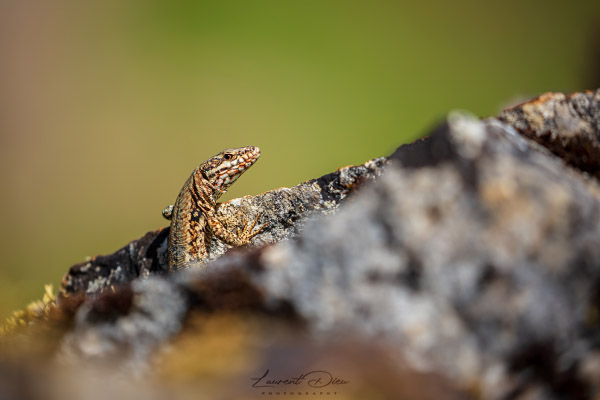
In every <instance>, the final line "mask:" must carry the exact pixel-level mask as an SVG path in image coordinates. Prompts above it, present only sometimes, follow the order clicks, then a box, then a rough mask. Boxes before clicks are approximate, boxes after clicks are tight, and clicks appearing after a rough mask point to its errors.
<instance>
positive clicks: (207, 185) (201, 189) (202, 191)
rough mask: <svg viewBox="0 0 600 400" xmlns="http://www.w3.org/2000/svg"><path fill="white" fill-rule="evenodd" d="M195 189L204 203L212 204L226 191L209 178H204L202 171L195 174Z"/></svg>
mask: <svg viewBox="0 0 600 400" xmlns="http://www.w3.org/2000/svg"><path fill="white" fill-rule="evenodd" d="M193 185H194V191H195V193H196V195H197V196H198V197H199V198H200V199H201V202H202V203H204V204H210V205H212V206H214V205H215V204H216V203H217V200H218V199H219V198H220V197H221V196H222V195H223V193H225V192H226V190H221V189H219V188H218V187H217V186H215V185H213V184H212V183H211V182H210V181H209V180H207V179H204V177H203V176H202V173H200V171H198V173H196V174H194V182H193Z"/></svg>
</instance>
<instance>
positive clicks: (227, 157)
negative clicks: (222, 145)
mask: <svg viewBox="0 0 600 400" xmlns="http://www.w3.org/2000/svg"><path fill="white" fill-rule="evenodd" d="M223 158H224V159H225V160H231V154H229V153H226V154H223Z"/></svg>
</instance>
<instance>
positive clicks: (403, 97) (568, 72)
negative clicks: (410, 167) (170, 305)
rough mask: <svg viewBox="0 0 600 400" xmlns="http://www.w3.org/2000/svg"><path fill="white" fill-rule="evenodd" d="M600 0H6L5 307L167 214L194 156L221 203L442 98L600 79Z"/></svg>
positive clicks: (385, 148)
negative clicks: (221, 188)
mask: <svg viewBox="0 0 600 400" xmlns="http://www.w3.org/2000/svg"><path fill="white" fill-rule="evenodd" d="M599 26H600V1H598V0H593V1H592V0H590V1H588V2H573V3H567V2H564V1H543V2H542V1H539V2H527V1H506V0H505V1H487V2H484V1H440V0H437V1H430V2H397V1H373V0H371V1H283V0H279V1H227V2H210V3H209V2H202V1H187V2H178V1H156V0H154V1H148V0H146V1H141V0H139V1H124V0H110V1H102V2H82V1H78V0H72V1H52V2H48V1H41V0H40V1H25V0H14V1H11V0H3V1H1V2H0V151H1V153H0V162H1V163H2V174H1V176H2V182H1V183H2V194H3V195H2V196H1V198H0V202H1V203H0V207H1V209H2V211H3V215H2V219H3V225H2V231H1V233H0V235H1V240H0V249H1V252H2V265H1V267H0V299H1V300H2V301H0V317H4V316H6V315H8V314H9V312H10V311H12V310H13V309H15V308H20V307H22V306H24V305H25V304H26V303H27V302H28V301H30V300H33V299H35V298H39V297H40V296H41V294H42V292H43V285H44V283H49V282H51V283H54V284H55V286H57V285H58V283H59V282H60V279H61V277H62V275H63V274H64V273H65V272H66V271H67V269H68V267H69V266H71V265H72V264H74V263H76V262H80V261H82V260H83V259H84V258H85V257H87V256H93V255H96V254H106V253H111V252H113V251H114V250H116V249H118V248H120V247H122V246H124V245H125V244H126V243H127V242H128V241H130V240H132V239H135V238H138V237H140V236H141V235H143V234H144V233H145V232H146V231H149V230H153V229H157V228H159V227H162V226H165V225H166V221H165V220H163V219H162V217H161V213H160V212H161V210H162V208H163V206H165V205H166V204H169V203H172V202H173V201H174V199H175V197H176V195H177V193H178V191H179V189H180V187H181V185H182V184H183V182H184V181H185V179H186V178H187V177H188V175H189V173H190V172H191V171H192V169H193V168H194V167H195V166H196V165H197V164H199V163H200V162H202V161H203V160H205V159H206V158H208V157H210V156H211V155H213V154H215V153H217V152H219V151H221V150H222V149H224V148H227V147H237V146H243V145H257V146H260V148H261V149H262V153H263V155H262V158H261V160H260V161H259V163H258V164H257V165H256V166H255V167H253V168H252V171H251V172H249V173H248V174H246V175H245V176H244V177H243V178H241V179H240V180H239V181H238V183H236V185H234V186H233V188H232V190H231V191H230V193H228V194H227V196H226V197H225V199H229V198H232V197H238V196H242V195H245V194H256V193H260V192H262V191H266V190H269V189H273V188H277V187H280V186H292V185H295V184H297V183H299V182H301V181H303V180H306V179H310V178H314V177H317V176H320V175H322V174H325V173H328V172H330V171H332V170H335V169H337V168H338V167H340V166H343V165H348V164H357V163H362V162H364V161H365V160H367V159H370V158H373V157H378V156H382V155H387V154H389V153H391V152H392V151H393V150H394V149H395V148H396V146H398V145H399V144H402V143H406V142H409V141H412V140H414V139H416V138H417V137H420V136H422V135H424V134H426V133H427V132H428V130H429V129H430V128H431V127H432V126H433V125H434V124H435V123H437V122H438V121H439V120H440V119H441V118H443V116H444V115H445V114H446V113H447V112H448V111H449V110H452V109H457V108H459V109H467V110H470V111H472V112H474V113H475V114H477V115H480V116H489V115H494V114H496V113H497V112H498V111H499V110H500V109H501V108H503V107H504V106H506V105H508V104H510V103H512V102H515V101H518V100H522V99H526V98H528V97H531V96H536V95H538V94H540V93H542V92H545V91H565V92H572V91H578V90H582V89H591V88H593V87H594V86H597V85H598V84H599V83H598V79H599V77H600V71H599V64H600V63H599V62H598V60H599V58H600V57H599V54H600V53H599V51H600V49H599V47H600V41H599V40H598V39H599V38H600V29H599Z"/></svg>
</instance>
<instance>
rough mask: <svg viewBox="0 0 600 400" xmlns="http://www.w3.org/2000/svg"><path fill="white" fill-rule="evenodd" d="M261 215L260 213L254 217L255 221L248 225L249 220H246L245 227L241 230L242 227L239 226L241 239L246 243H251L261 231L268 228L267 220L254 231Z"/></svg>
mask: <svg viewBox="0 0 600 400" xmlns="http://www.w3.org/2000/svg"><path fill="white" fill-rule="evenodd" d="M259 217H260V214H258V215H257V216H256V218H254V221H253V222H252V224H251V225H248V220H246V221H245V222H244V229H242V230H240V228H238V237H239V238H240V239H241V241H242V242H243V243H244V244H247V243H250V240H251V239H252V238H253V237H254V236H256V235H258V234H259V233H261V232H262V231H263V229H265V228H266V226H267V225H268V224H267V223H266V222H265V223H264V224H262V225H261V226H259V227H258V229H257V230H255V231H254V232H252V231H253V230H254V227H255V226H256V223H257V222H258V218H259Z"/></svg>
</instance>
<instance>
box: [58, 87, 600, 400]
mask: <svg viewBox="0 0 600 400" xmlns="http://www.w3.org/2000/svg"><path fill="white" fill-rule="evenodd" d="M599 102H600V96H599V92H595V93H594V92H586V93H583V94H575V95H571V96H569V97H562V98H561V96H560V95H551V96H547V97H541V98H540V99H538V100H536V101H534V102H530V103H525V104H530V105H529V106H526V105H521V106H517V107H516V108H513V109H509V110H507V111H505V112H504V113H503V114H502V115H501V118H499V119H496V118H489V119H487V120H483V121H480V120H478V119H476V118H473V117H471V116H468V115H464V114H457V113H452V114H450V115H449V116H448V118H447V120H446V122H444V123H443V124H442V125H441V126H439V127H438V128H437V129H436V130H435V131H434V132H433V133H432V134H431V135H430V136H429V137H427V138H425V139H421V140H419V141H417V142H415V143H412V144H409V145H404V146H401V147H400V148H398V150H397V151H396V152H395V153H394V154H392V155H391V156H390V157H389V158H386V159H376V160H375V161H371V162H369V163H368V164H365V165H364V166H359V167H348V168H350V169H346V170H340V171H338V172H336V173H334V174H333V175H330V176H329V178H327V179H325V178H320V179H319V180H316V181H309V182H307V183H304V184H301V185H299V186H297V187H296V188H297V189H296V188H292V189H279V190H278V191H273V192H267V193H265V194H263V195H259V196H256V197H255V198H244V199H236V200H232V201H230V202H228V203H225V205H223V206H222V207H231V209H230V211H227V212H236V211H237V210H238V209H240V208H241V209H242V211H243V212H247V213H249V214H251V215H250V217H252V212H265V214H266V215H267V217H268V218H269V220H271V221H275V224H274V225H273V226H271V225H270V231H268V232H266V233H265V236H264V237H262V238H260V237H258V238H257V242H256V243H255V244H256V246H254V247H250V248H240V249H233V250H231V251H227V252H226V253H224V254H223V255H221V256H220V257H218V258H216V259H214V260H213V261H212V262H210V263H208V264H207V265H198V268H195V269H191V270H188V271H183V272H182V273H177V274H172V275H167V274H165V273H164V271H163V270H164V268H163V267H162V266H163V265H164V261H161V252H163V253H164V249H163V250H161V248H163V247H164V237H163V238H162V239H158V238H159V237H160V235H161V234H162V235H164V233H161V232H164V230H162V231H159V232H158V233H156V234H149V235H154V238H152V236H150V237H147V238H146V239H144V238H142V239H140V240H139V241H137V242H133V244H132V245H130V248H132V249H136V250H135V251H132V250H121V251H122V253H121V254H122V255H121V256H118V257H124V258H127V257H129V260H130V261H129V264H127V265H130V266H132V265H138V266H140V267H139V271H137V272H136V271H135V269H136V268H138V267H128V268H130V270H132V269H131V268H133V270H134V273H131V274H130V275H127V276H126V277H125V278H124V279H123V280H122V281H119V282H123V287H121V288H117V287H115V289H114V291H107V290H105V289H106V288H107V287H108V286H106V284H105V283H104V282H103V281H102V282H100V281H98V279H100V278H99V277H94V275H93V274H89V273H88V275H86V276H85V277H84V278H81V279H79V280H76V279H74V277H75V276H76V274H75V272H77V271H71V272H70V275H71V276H72V278H70V280H69V279H67V285H65V292H67V293H69V291H70V292H71V293H77V292H79V293H81V291H84V290H85V291H88V292H90V293H99V294H98V295H96V296H91V297H88V298H87V299H84V300H83V302H82V305H81V306H80V307H79V309H78V310H77V311H76V313H75V317H74V320H73V323H74V325H73V327H72V328H70V329H68V331H67V333H66V334H65V335H64V336H63V337H62V338H60V339H59V343H58V345H57V347H58V349H59V350H58V352H57V353H56V354H57V355H58V356H59V359H60V363H61V364H60V365H67V366H69V365H70V366H73V365H75V366H79V365H89V364H87V363H88V362H89V361H94V363H97V362H98V360H102V361H104V362H106V363H107V364H108V365H111V366H112V371H118V373H119V374H123V373H124V372H123V371H130V372H128V373H131V372H134V373H135V372H136V371H141V372H140V373H142V376H143V377H150V380H151V381H152V383H153V384H156V385H157V386H158V387H163V384H161V383H160V382H161V381H157V380H156V379H155V378H156V377H159V378H161V379H165V381H166V382H167V384H168V385H175V387H177V388H179V389H178V390H181V391H183V392H185V393H188V392H186V389H185V388H188V389H189V386H186V385H189V384H191V385H192V387H193V388H194V390H193V391H190V392H189V393H195V392H197V391H198V390H201V391H202V393H204V394H205V395H206V396H207V397H231V398H236V397H250V398H253V397H261V398H264V396H265V395H269V394H268V391H276V390H279V389H281V390H291V389H294V390H302V391H303V390H306V391H307V392H306V393H307V394H308V390H313V388H311V387H309V386H307V382H305V381H304V380H303V379H300V378H298V379H299V383H298V384H297V385H298V386H294V385H292V384H289V385H292V386H285V384H283V385H284V386H278V385H282V384H281V383H277V384H274V386H272V387H269V388H268V389H261V390H262V391H261V390H258V391H257V390H256V389H257V388H256V387H253V386H252V385H251V382H257V381H259V380H260V377H261V376H262V375H263V374H266V375H265V376H269V377H273V378H274V379H275V380H276V381H277V382H279V381H280V380H281V381H286V380H287V379H288V378H290V377H291V376H293V374H302V373H303V372H306V371H310V370H309V368H315V369H325V370H326V371H325V372H327V373H328V374H330V375H332V376H335V377H336V379H338V381H337V384H331V385H330V386H328V387H327V389H326V390H331V391H334V390H335V391H336V393H339V396H341V398H356V393H363V394H365V393H366V394H365V396H362V397H365V398H371V397H378V396H379V397H382V398H482V399H505V398H511V399H561V398H569V399H571V398H573V399H587V398H598V397H600V374H599V371H600V361H599V360H600V357H599V354H600V349H599V347H600V334H599V332H600V330H599V325H600V317H599V316H600V310H599V307H600V296H599V295H598V291H599V289H600V184H599V183H598V182H597V180H596V179H595V177H597V176H596V172H595V171H597V170H596V169H595V168H596V167H595V165H596V164H595V161H594V160H592V159H590V158H588V159H583V158H582V159H581V160H580V159H579V157H578V155H577V154H575V153H576V152H577V151H580V150H581V151H584V150H585V151H584V153H585V154H595V153H594V152H595V151H596V150H594V149H597V147H596V146H597V137H598V136H597V135H598V132H599V129H598V127H599V126H600V114H599V113H598V112H597V110H598V109H599ZM519 107H520V108H519ZM519 109H520V110H522V111H517V110H519ZM564 110H567V111H568V112H567V111H564ZM572 110H576V112H572ZM536 132H537V133H536ZM544 132H545V133H544ZM538 133H540V134H539V135H538ZM533 135H535V138H534V137H533ZM530 138H534V139H535V140H536V142H534V141H532V140H530ZM540 138H543V140H540ZM574 138H577V139H574ZM571 140H575V141H576V142H577V143H579V144H581V146H579V145H578V146H575V145H573V143H575V142H572V141H571ZM549 143H553V145H551V146H550V145H548V144H549ZM582 143H584V144H582ZM559 144H560V145H559ZM554 145H557V146H558V147H556V146H554ZM582 149H584V150H582ZM590 149H591V150H590ZM587 150H590V151H592V153H587V152H586V151H587ZM572 153H573V154H572ZM596 161H597V160H596ZM384 165H385V171H384V172H383V173H382V174H381V176H380V177H379V178H377V179H376V180H375V179H374V178H375V177H376V176H377V175H379V173H380V172H381V170H382V168H383V167H384ZM348 173H352V175H351V176H350V177H348V178H347V179H346V178H345V176H348ZM363 180H365V183H364V185H360V190H358V191H356V192H354V191H353V192H352V196H349V197H346V195H347V194H348V193H349V191H348V189H349V187H348V186H350V187H354V186H357V184H358V183H359V182H361V181H363ZM344 181H346V182H349V184H348V185H346V184H345V183H344ZM293 189H296V191H295V192H292V193H293V194H290V191H291V190H293ZM257 197H258V199H257ZM348 200H350V201H348ZM342 202H343V204H342V206H339V205H340V204H341V203H342ZM338 206H339V207H338ZM334 211H335V212H334ZM221 212H225V209H223V210H221ZM161 240H162V242H161ZM157 241H158V242H157ZM152 243H154V244H152ZM144 246H145V247H144ZM142 248H146V249H150V248H153V249H154V250H153V253H148V250H147V251H146V253H144V254H145V256H144V257H140V256H137V255H136V254H142V253H143V252H142V253H140V251H141V249H142ZM211 249H214V251H215V253H214V255H215V256H217V255H220V254H221V253H219V252H220V251H223V252H224V251H225V250H226V249H225V248H222V249H220V248H219V247H214V248H213V247H211ZM148 254H151V255H150V256H149V255H148ZM114 257H117V256H114ZM136 257H137V258H136ZM131 260H133V261H131ZM144 260H146V261H147V260H151V262H147V263H146V264H144ZM95 262H96V263H99V261H95ZM102 262H104V263H106V264H109V263H108V262H107V261H106V259H104V261H102ZM120 265H121V266H123V265H125V263H122V264H120ZM152 265H154V266H155V267H152ZM156 266H158V267H156ZM125 269H126V268H125ZM91 270H93V269H88V271H91ZM107 270H111V268H110V267H109V268H107ZM114 270H115V268H114V267H113V268H112V270H111V271H114ZM84 273H85V271H84ZM115 274H116V272H115ZM150 275H154V276H153V277H150V278H149V277H148V276H150ZM68 276H69V275H68ZM136 276H138V277H137V278H135V277H136ZM132 277H133V278H135V279H133V281H131V282H130V281H129V279H131V278H132ZM115 281H116V280H115ZM69 282H78V283H76V284H75V283H73V284H70V286H69ZM94 282H97V283H94ZM98 282H99V283H98ZM127 282H129V283H127ZM90 288H92V290H91V289H90ZM97 289H100V290H97ZM63 300H64V301H65V303H64V304H68V300H69V298H68V297H63ZM59 308H60V307H59ZM282 360H284V361H282ZM326 366H329V367H331V368H330V369H328V367H326ZM321 372H322V373H323V371H321ZM112 373H115V372H112ZM324 376H325V375H323V376H321V378H324ZM382 377H388V378H384V379H382ZM278 379H279V380H278ZM178 382H179V383H181V382H185V385H184V384H178ZM190 382H193V383H190ZM240 382H241V383H240ZM400 383H402V384H400ZM193 385H197V386H193ZM413 385H414V386H413ZM401 388H403V389H401ZM190 390H191V389H190ZM402 390H404V391H402ZM265 391H267V394H264V392H265ZM180 394H181V393H180ZM311 394H312V392H311Z"/></svg>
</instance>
